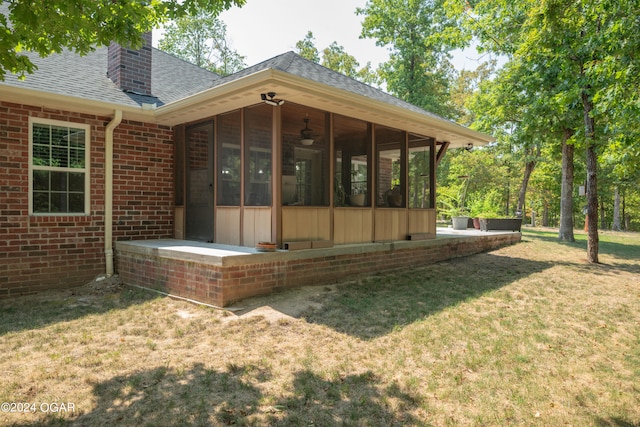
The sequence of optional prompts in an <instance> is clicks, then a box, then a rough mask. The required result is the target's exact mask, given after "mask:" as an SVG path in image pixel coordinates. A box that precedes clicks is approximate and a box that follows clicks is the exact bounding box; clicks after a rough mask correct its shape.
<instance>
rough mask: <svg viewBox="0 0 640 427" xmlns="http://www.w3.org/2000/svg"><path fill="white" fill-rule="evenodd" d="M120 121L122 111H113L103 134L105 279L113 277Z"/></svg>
mask: <svg viewBox="0 0 640 427" xmlns="http://www.w3.org/2000/svg"><path fill="white" fill-rule="evenodd" d="M121 121H122V110H115V111H114V116H113V119H112V120H111V121H110V122H109V124H108V125H107V127H106V128H105V132H104V140H105V141H104V145H105V147H104V255H105V263H106V271H105V273H106V274H107V277H111V276H112V275H113V130H114V129H115V128H117V127H118V125H119V124H120V122H121Z"/></svg>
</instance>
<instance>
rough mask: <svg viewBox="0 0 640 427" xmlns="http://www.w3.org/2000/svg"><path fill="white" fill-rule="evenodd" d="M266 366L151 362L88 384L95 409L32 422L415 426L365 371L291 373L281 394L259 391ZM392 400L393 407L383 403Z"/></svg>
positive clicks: (402, 402)
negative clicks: (330, 375) (183, 366)
mask: <svg viewBox="0 0 640 427" xmlns="http://www.w3.org/2000/svg"><path fill="white" fill-rule="evenodd" d="M270 379H271V372H270V371H269V370H268V369H263V368H259V367H256V366H254V365H244V366H239V365H234V364H230V365H227V366H226V368H225V370H223V371H220V370H212V369H207V368H205V367H204V366H203V365H202V364H195V365H193V367H191V368H190V369H188V370H174V369H167V368H163V367H160V368H155V369H150V370H148V371H142V372H138V373H135V374H133V375H125V376H117V377H113V378H111V379H109V380H108V381H105V382H100V383H97V384H94V386H93V392H94V394H95V402H96V404H95V409H93V410H92V411H91V412H88V413H85V414H81V415H79V416H78V417H77V418H76V419H68V418H62V417H60V416H57V417H56V416H50V417H48V418H47V419H45V420H44V421H40V422H39V423H38V424H28V423H27V424H20V425H22V426H27V425H34V426H35V425H39V426H43V425H44V426H70V425H82V426H105V425H113V426H115V425H117V426H173V425H175V426H186V425H189V426H191V425H274V426H300V425H305V426H308V425H315V426H329V425H336V424H339V425H372V426H373V425H380V426H383V425H384V426H395V425H397V426H400V425H407V424H410V425H416V420H415V419H414V418H413V417H412V416H410V415H409V414H408V413H407V412H408V411H410V410H413V409H415V408H416V405H417V403H416V400H415V399H414V398H412V397H411V396H409V395H408V394H406V393H404V392H402V391H401V390H399V388H398V387H395V386H390V387H387V388H384V389H382V388H381V387H379V384H378V383H379V380H378V378H377V377H376V376H375V375H374V374H373V373H371V372H366V373H363V374H359V375H346V376H343V377H340V378H337V379H335V380H327V379H324V378H322V377H320V376H318V375H317V374H315V373H313V372H311V371H309V370H302V371H298V372H295V373H294V375H293V382H292V384H291V385H290V386H284V387H285V388H288V389H290V393H288V394H287V395H286V396H282V395H280V396H265V395H264V393H263V392H262V391H261V389H260V384H261V383H264V382H266V381H269V380H270ZM390 404H393V405H394V408H393V410H392V409H391V408H390V407H389V405H390Z"/></svg>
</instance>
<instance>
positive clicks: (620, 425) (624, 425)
mask: <svg viewBox="0 0 640 427" xmlns="http://www.w3.org/2000/svg"><path fill="white" fill-rule="evenodd" d="M596 425H597V426H598V427H640V423H637V422H632V421H627V420H624V419H622V418H619V417H613V418H606V419H605V418H596Z"/></svg>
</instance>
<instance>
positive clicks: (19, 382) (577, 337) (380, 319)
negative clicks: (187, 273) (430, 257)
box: [0, 230, 640, 426]
mask: <svg viewBox="0 0 640 427" xmlns="http://www.w3.org/2000/svg"><path fill="white" fill-rule="evenodd" d="M555 237H556V233H554V232H551V231H544V230H527V231H525V232H524V235H523V242H522V243H520V244H518V245H515V246H511V247H507V248H503V249H500V250H497V251H493V252H491V253H486V254H481V255H476V256H472V257H468V258H463V259H457V260H454V261H450V262H444V263H439V264H437V265H432V266H428V267H424V268H420V269H415V270H412V271H407V272H402V273H396V274H387V275H379V276H375V277H371V278H368V279H366V280H362V281H360V282H358V283H348V284H342V285H338V286H336V287H332V288H330V289H329V288H327V289H324V288H322V287H319V288H315V289H317V291H315V292H314V293H313V295H312V296H311V297H310V298H312V299H313V301H311V302H312V304H309V308H307V309H305V310H304V311H303V312H302V313H299V314H298V315H297V316H294V317H291V316H284V315H282V316H280V317H278V318H269V317H261V316H253V317H246V316H242V317H237V316H235V315H231V314H229V313H227V312H222V311H217V310H213V309H209V308H204V307H200V306H196V305H190V304H188V303H185V302H182V301H176V300H172V299H168V298H158V297H154V295H152V294H150V293H146V292H143V291H138V290H133V289H127V288H125V290H123V291H121V292H119V293H116V294H112V295H106V296H99V295H94V296H86V295H85V296H81V295H71V294H70V293H69V292H67V293H60V292H57V293H45V294H41V295H38V296H34V297H24V298H18V299H12V300H3V301H0V337H1V338H0V354H2V355H3V357H2V358H1V359H0V402H30V403H31V402H35V403H37V405H40V403H48V404H51V403H67V405H66V407H68V406H69V405H68V403H72V404H73V409H74V410H73V411H70V410H65V411H59V412H57V413H51V412H49V413H45V412H41V411H39V410H38V411H37V412H35V413H22V414H17V413H0V424H2V425H17V426H28V425H38V426H40V425H52V426H67V425H82V426H93V425H95V426H102V425H132V426H133V425H135V426H157V425H285V426H309V425H315V426H327V425H347V426H350V425H353V426H364V425H371V426H389V425H434V426H447V425H483V426H485V425H495V426H503V425H527V426H550V425H554V426H555V425H580V426H640V236H639V235H637V234H622V233H603V234H602V235H601V253H600V258H601V262H602V264H601V265H590V264H588V263H587V262H586V261H585V258H586V243H585V236H584V235H581V234H579V235H577V238H578V241H577V242H576V243H572V244H565V243H558V242H557V241H556V238H555ZM286 295H287V294H283V295H281V296H280V297H281V298H282V297H286ZM263 301H266V304H268V301H269V300H268V299H267V300H263ZM38 408H40V406H38Z"/></svg>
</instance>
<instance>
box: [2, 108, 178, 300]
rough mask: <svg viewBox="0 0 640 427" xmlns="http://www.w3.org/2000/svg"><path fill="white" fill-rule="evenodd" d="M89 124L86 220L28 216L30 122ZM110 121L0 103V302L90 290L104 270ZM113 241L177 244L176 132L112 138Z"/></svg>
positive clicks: (141, 127) (153, 130) (150, 129)
mask: <svg viewBox="0 0 640 427" xmlns="http://www.w3.org/2000/svg"><path fill="white" fill-rule="evenodd" d="M29 116H32V117H39V118H46V119H55V120H61V121H69V122H76V123H87V124H90V125H91V165H90V174H91V189H90V195H91V210H90V214H89V215H88V216H84V215H73V216H42V215H38V216H29V211H28V209H29V207H28V206H29V177H28V170H29V169H28V167H29V166H28V154H29V153H28V148H29V140H28V138H29V137H28V134H29V129H28V127H29V123H28V118H29ZM109 121H110V118H109V117H99V116H94V115H89V114H81V113H73V112H66V111H58V110H50V109H44V108H40V107H33V106H27V105H19V104H11V103H6V102H0V297H6V296H13V295H20V294H27V293H33V292H37V291H40V290H44V289H51V288H63V287H72V286H77V285H81V284H83V283H85V282H86V281H88V280H90V279H92V278H93V277H94V276H95V275H97V274H98V273H101V272H104V270H105V257H104V163H105V159H104V135H105V126H106V124H107V123H108V122H109ZM114 158H115V159H114V163H115V167H114V205H113V206H114V231H113V234H114V238H115V239H125V240H126V239H133V238H147V237H171V236H172V230H173V226H172V221H173V190H172V187H173V172H172V171H173V169H172V159H173V150H172V137H171V129H169V128H166V127H159V126H157V125H153V124H144V123H137V122H126V121H123V123H122V124H121V125H120V126H119V127H118V128H116V131H115V133H114Z"/></svg>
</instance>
